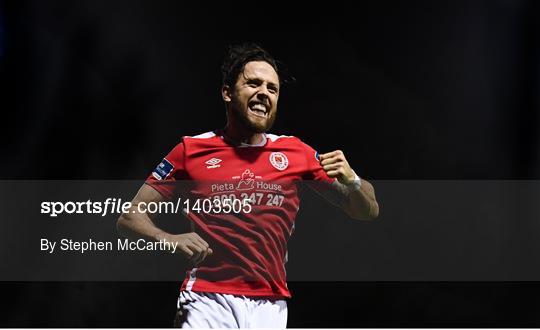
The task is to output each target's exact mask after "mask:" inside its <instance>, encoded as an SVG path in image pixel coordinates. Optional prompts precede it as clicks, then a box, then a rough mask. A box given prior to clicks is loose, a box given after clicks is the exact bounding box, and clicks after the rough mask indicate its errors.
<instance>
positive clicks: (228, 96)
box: [221, 85, 232, 102]
mask: <svg viewBox="0 0 540 330" xmlns="http://www.w3.org/2000/svg"><path fill="white" fill-rule="evenodd" d="M221 97H223V101H225V102H231V100H232V91H231V88H230V87H229V85H223V86H222V87H221Z"/></svg>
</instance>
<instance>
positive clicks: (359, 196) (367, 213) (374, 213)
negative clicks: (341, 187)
mask: <svg viewBox="0 0 540 330" xmlns="http://www.w3.org/2000/svg"><path fill="white" fill-rule="evenodd" d="M358 180H361V181H359V182H356V183H353V184H351V185H348V186H346V188H345V189H346V194H345V196H344V199H343V209H344V210H345V212H346V213H347V214H348V215H349V216H350V217H351V218H354V219H360V220H374V219H376V218H377V217H378V216H379V204H378V203H377V200H376V198H375V190H374V188H373V186H372V185H371V183H369V182H368V181H366V180H363V179H358Z"/></svg>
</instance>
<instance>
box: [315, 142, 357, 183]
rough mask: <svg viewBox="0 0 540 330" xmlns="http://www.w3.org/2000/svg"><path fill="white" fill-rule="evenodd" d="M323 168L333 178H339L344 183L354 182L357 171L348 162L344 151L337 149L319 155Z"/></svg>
mask: <svg viewBox="0 0 540 330" xmlns="http://www.w3.org/2000/svg"><path fill="white" fill-rule="evenodd" d="M319 161H320V162H321V166H322V168H323V169H324V170H325V172H326V174H328V176H329V177H331V178H337V179H338V181H339V182H340V183H342V184H344V185H350V184H352V183H354V180H355V178H356V173H354V171H353V169H352V168H351V166H350V165H349V163H348V162H347V159H346V158H345V155H344V154H343V151H341V150H336V151H332V152H328V153H325V154H321V155H319Z"/></svg>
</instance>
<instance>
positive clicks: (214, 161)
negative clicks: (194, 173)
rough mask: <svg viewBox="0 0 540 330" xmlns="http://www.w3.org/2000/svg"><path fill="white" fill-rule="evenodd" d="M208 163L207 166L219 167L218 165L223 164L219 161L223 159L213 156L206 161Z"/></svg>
mask: <svg viewBox="0 0 540 330" xmlns="http://www.w3.org/2000/svg"><path fill="white" fill-rule="evenodd" d="M204 163H205V164H206V165H208V166H206V168H217V167H220V166H221V165H220V164H219V163H221V159H219V158H212V159H209V160H207V161H206V162H204Z"/></svg>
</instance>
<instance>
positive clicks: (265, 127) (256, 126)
mask: <svg viewBox="0 0 540 330" xmlns="http://www.w3.org/2000/svg"><path fill="white" fill-rule="evenodd" d="M244 124H246V126H247V128H248V129H249V130H251V131H252V132H253V133H266V132H268V131H269V130H270V128H272V125H273V124H274V120H272V118H270V119H267V120H265V121H264V122H262V123H261V122H259V121H251V120H246V122H245V123H244Z"/></svg>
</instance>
